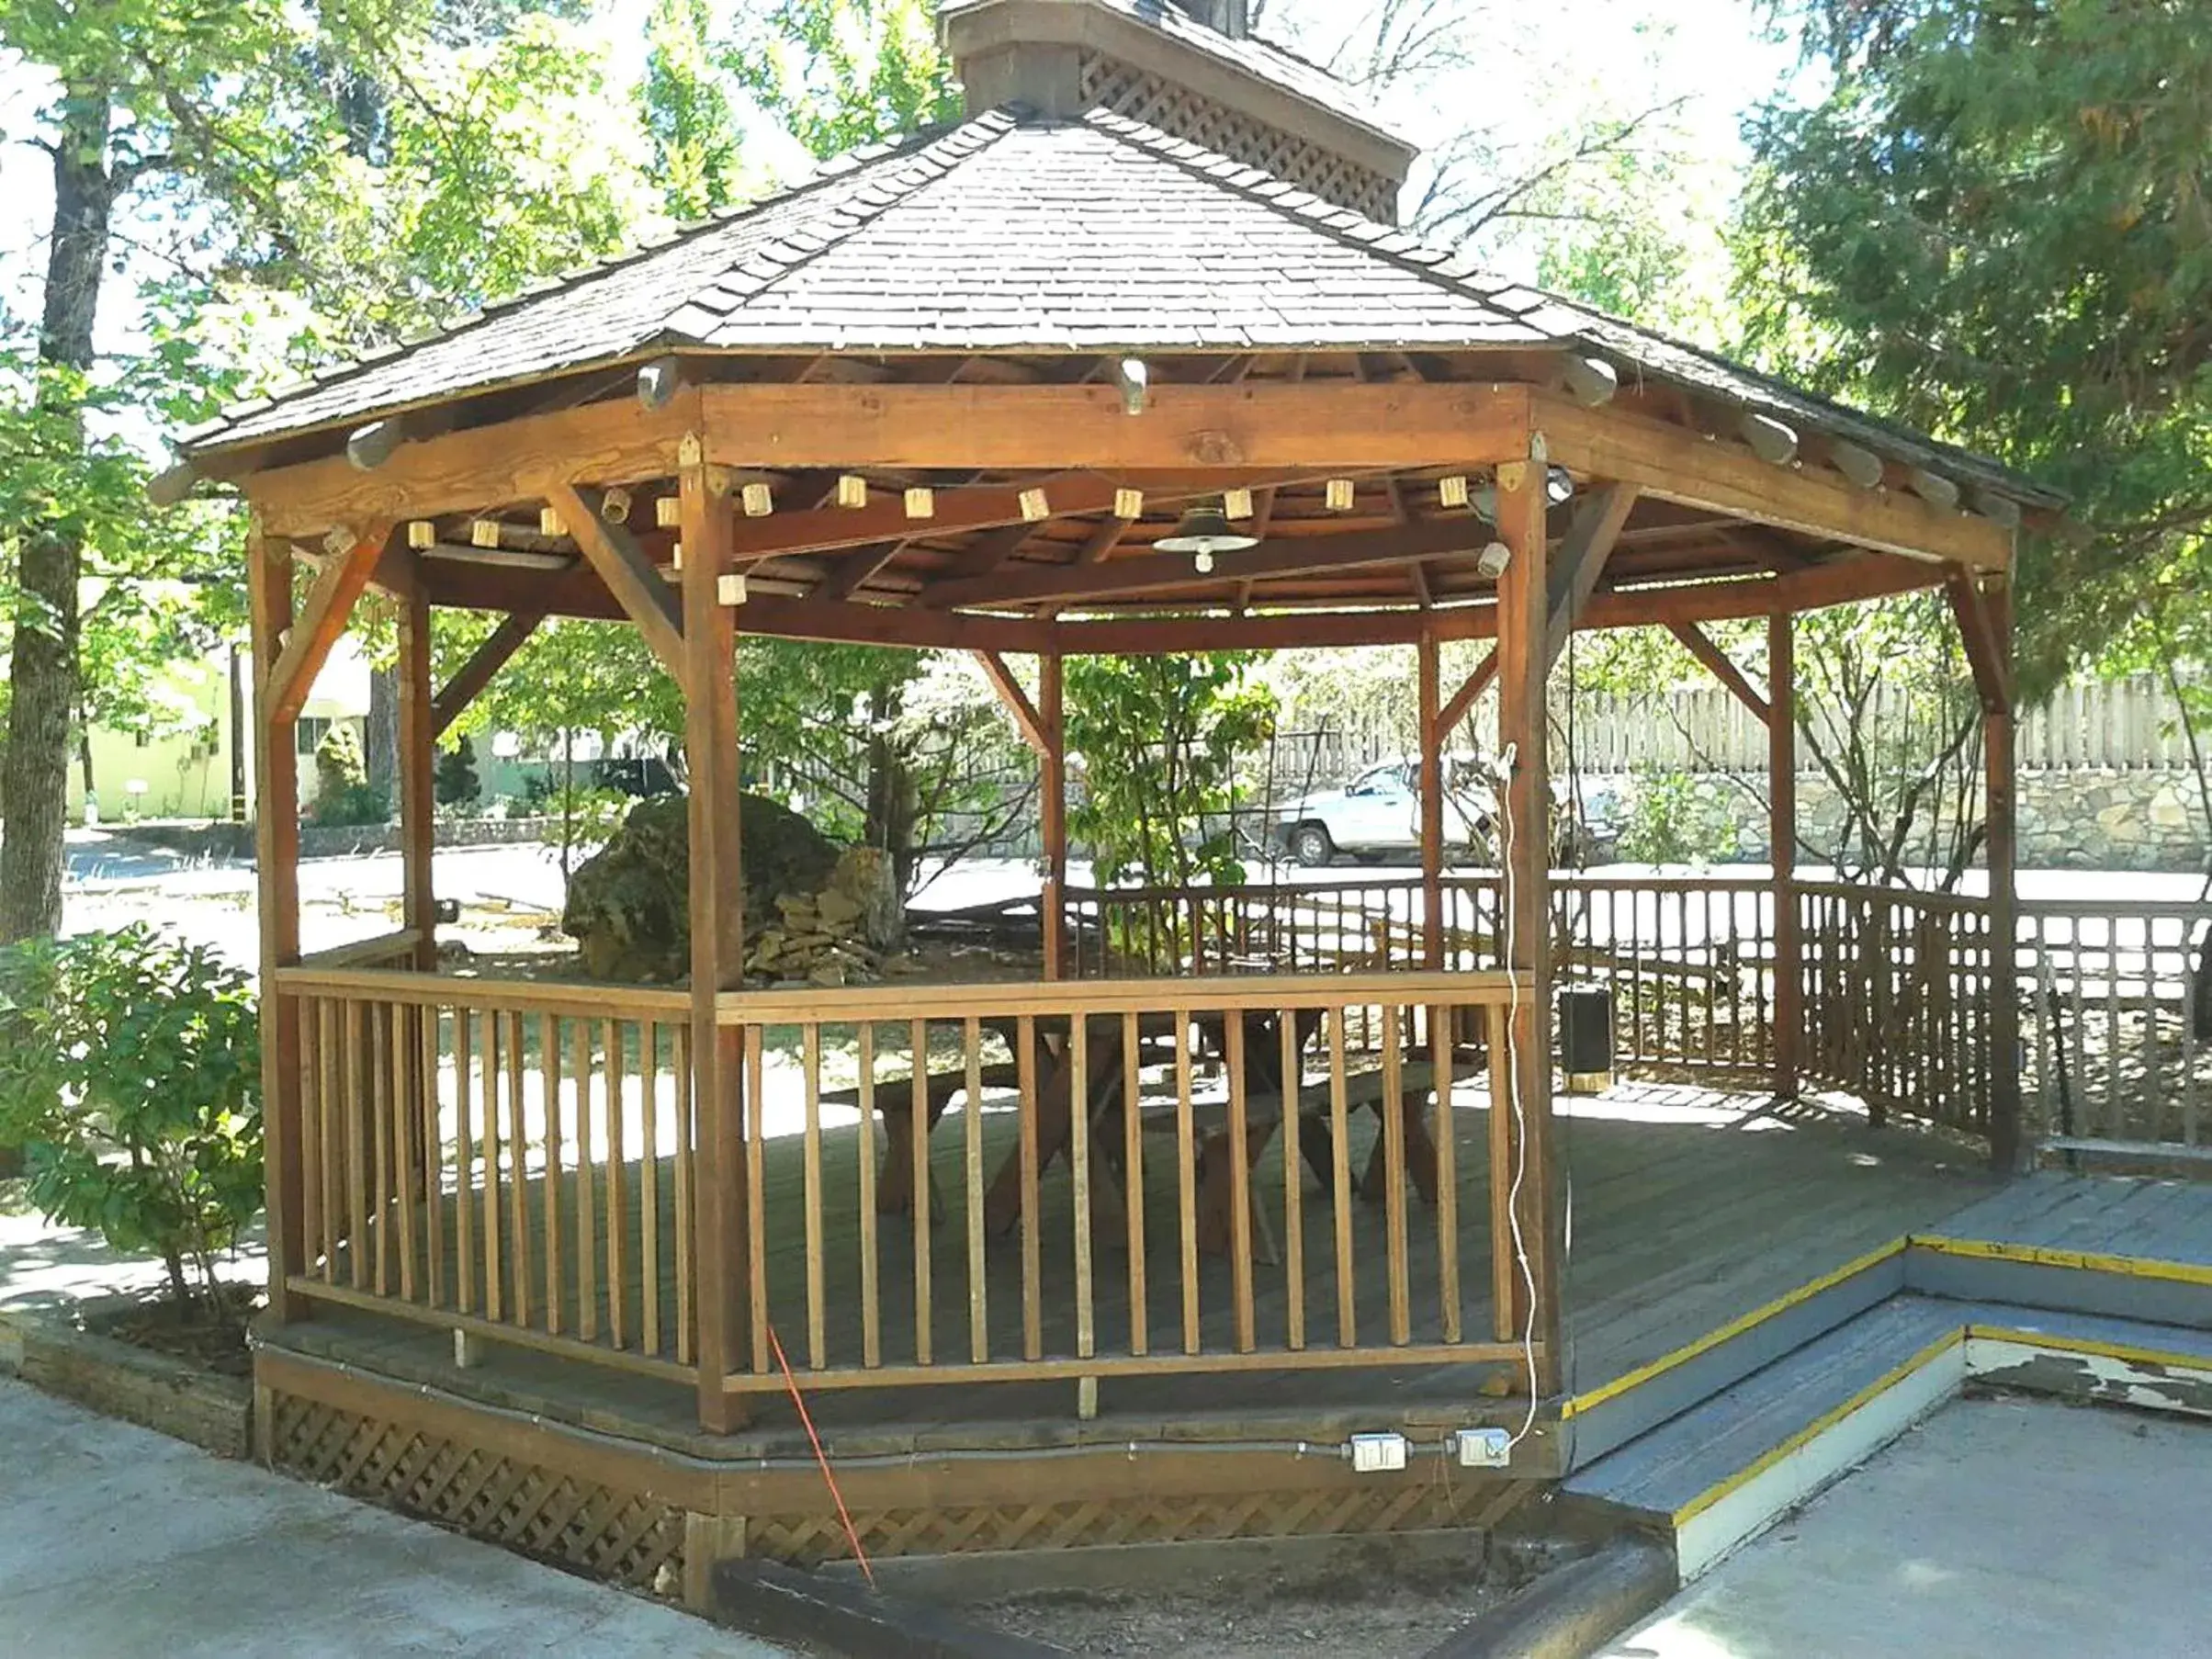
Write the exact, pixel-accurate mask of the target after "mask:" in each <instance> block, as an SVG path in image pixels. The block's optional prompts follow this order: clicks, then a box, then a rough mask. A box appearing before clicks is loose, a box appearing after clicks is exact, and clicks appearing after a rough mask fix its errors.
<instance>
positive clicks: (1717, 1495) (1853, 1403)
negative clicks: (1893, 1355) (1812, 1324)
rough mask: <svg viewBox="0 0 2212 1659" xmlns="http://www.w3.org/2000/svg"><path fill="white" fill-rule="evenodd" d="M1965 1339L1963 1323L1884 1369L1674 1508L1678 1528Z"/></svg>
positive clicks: (1939, 1357)
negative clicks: (1762, 1453) (1761, 1454)
mask: <svg viewBox="0 0 2212 1659" xmlns="http://www.w3.org/2000/svg"><path fill="white" fill-rule="evenodd" d="M1965 1340H1966V1327H1965V1326H1959V1327H1958V1329H1957V1330H1954V1331H1950V1332H1947V1333H1946V1334H1945V1335H1944V1336H1941V1337H1937V1338H1936V1339H1935V1341H1933V1342H1931V1343H1929V1344H1928V1345H1927V1347H1925V1348H1924V1349H1921V1350H1920V1351H1919V1352H1918V1353H1916V1354H1914V1355H1913V1357H1912V1358H1911V1359H1910V1360H1906V1361H1905V1362H1904V1363H1903V1364H1902V1365H1900V1366H1897V1367H1895V1368H1894V1369H1892V1370H1890V1371H1885V1372H1884V1373H1883V1374H1882V1375H1881V1376H1879V1378H1877V1379H1876V1380H1875V1381H1873V1382H1869V1383H1868V1384H1867V1386H1866V1387H1864V1388H1862V1389H1860V1390H1859V1391H1858V1392H1857V1393H1856V1394H1853V1395H1852V1396H1851V1397H1850V1398H1849V1399H1848V1400H1845V1402H1844V1403H1843V1404H1842V1405H1838V1406H1837V1407H1836V1408H1835V1409H1834V1410H1833V1411H1829V1412H1823V1414H1822V1415H1821V1416H1818V1417H1816V1418H1814V1419H1813V1420H1812V1422H1811V1423H1810V1424H1808V1425H1807V1426H1806V1427H1805V1428H1800V1429H1799V1430H1798V1432H1797V1433H1795V1434H1793V1435H1791V1436H1790V1437H1789V1439H1786V1440H1784V1441H1783V1442H1782V1443H1781V1444H1780V1445H1779V1446H1777V1447H1776V1448H1775V1449H1774V1450H1772V1451H1769V1452H1768V1453H1766V1456H1764V1457H1762V1458H1760V1459H1758V1460H1757V1461H1755V1462H1753V1463H1751V1464H1750V1465H1748V1466H1747V1467H1745V1468H1743V1469H1740V1470H1738V1471H1737V1472H1736V1473H1733V1474H1732V1475H1730V1476H1729V1477H1728V1478H1727V1479H1726V1480H1724V1481H1721V1482H1720V1483H1718V1484H1715V1485H1712V1486H1709V1487H1707V1488H1706V1489H1705V1490H1704V1491H1703V1492H1700V1493H1699V1494H1698V1495H1697V1496H1696V1497H1693V1498H1692V1499H1690V1501H1689V1502H1688V1503H1687V1504H1685V1505H1683V1506H1682V1507H1681V1508H1679V1509H1677V1510H1676V1511H1675V1514H1674V1523H1675V1525H1676V1527H1677V1528H1679V1527H1683V1526H1686V1525H1687V1524H1688V1523H1689V1522H1690V1521H1693V1520H1695V1519H1696V1518H1698V1516H1700V1515H1702V1514H1704V1513H1705V1512H1706V1511H1707V1510H1708V1509H1710V1508H1711V1507H1713V1506H1714V1505H1715V1504H1717V1503H1719V1502H1720V1501H1721V1499H1722V1498H1724V1497H1726V1496H1727V1495H1729V1494H1730V1493H1732V1492H1734V1491H1736V1490H1737V1489H1738V1488H1740V1487H1743V1486H1747V1485H1749V1484H1751V1483H1752V1482H1753V1481H1755V1480H1757V1479H1758V1478H1759V1476H1761V1475H1762V1474H1765V1473H1766V1472H1767V1471H1768V1470H1769V1469H1771V1468H1773V1467H1774V1466H1775V1465H1776V1464H1777V1463H1778V1462H1780V1461H1782V1460H1783V1459H1784V1458H1786V1457H1788V1456H1789V1455H1790V1454H1791V1453H1792V1452H1794V1451H1797V1450H1800V1448H1802V1447H1804V1446H1807V1445H1810V1444H1811V1442H1812V1441H1814V1440H1816V1439H1819V1438H1820V1437H1821V1436H1822V1435H1823V1434H1825V1433H1827V1432H1828V1430H1829V1429H1831V1428H1834V1427H1835V1426H1836V1425H1837V1424H1838V1423H1840V1422H1842V1421H1843V1420H1844V1419H1845V1417H1847V1416H1850V1415H1851V1414H1852V1413H1853V1412H1855V1411H1857V1410H1859V1409H1860V1408H1861V1407H1863V1406H1866V1405H1870V1404H1871V1403H1872V1402H1873V1401H1875V1400H1876V1399H1878V1398H1879V1397H1880V1396H1881V1395H1883V1394H1887V1393H1889V1392H1890V1390H1891V1389H1892V1388H1895V1387H1896V1386H1897V1385H1898V1384H1899V1383H1900V1382H1903V1381H1904V1380H1905V1379H1906V1378H1907V1377H1909V1376H1911V1375H1912V1374H1913V1372H1914V1371H1918V1370H1920V1369H1921V1367H1923V1366H1924V1365H1927V1364H1930V1363H1932V1362H1933V1361H1935V1360H1939V1359H1941V1358H1942V1357H1943V1356H1944V1355H1945V1354H1947V1353H1948V1352H1950V1350H1951V1349H1954V1348H1957V1347H1958V1345H1959V1344H1960V1343H1961V1342H1964V1341H1965Z"/></svg>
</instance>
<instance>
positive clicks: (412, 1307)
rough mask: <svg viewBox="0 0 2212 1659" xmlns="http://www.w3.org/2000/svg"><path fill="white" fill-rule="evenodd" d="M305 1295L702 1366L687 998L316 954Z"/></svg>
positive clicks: (669, 1371)
mask: <svg viewBox="0 0 2212 1659" xmlns="http://www.w3.org/2000/svg"><path fill="white" fill-rule="evenodd" d="M279 988H280V990H281V991H283V992H284V993H285V994H288V995H292V996H295V997H297V998H298V999H299V1025H300V1114H299V1149H300V1167H301V1184H302V1188H303V1194H302V1201H303V1210H304V1217H303V1219H304V1229H303V1230H304V1235H305V1239H306V1246H307V1255H308V1258H309V1262H310V1270H309V1271H306V1272H303V1273H301V1274H299V1275H298V1276H296V1277H295V1279H294V1281H293V1283H294V1288H296V1289H298V1290H299V1291H301V1292H303V1293H305V1294H307V1295H309V1296H310V1297H322V1299H324V1300H327V1301H334V1302H340V1303H356V1304H364V1305H369V1306H373V1307H375V1308H377V1309H378V1310H379V1311H383V1312H389V1313H400V1314H403V1315H409V1316H412V1317H416V1318H421V1319H425V1320H428V1321H430V1322H432V1323H435V1324H440V1325H446V1326H451V1327H453V1328H454V1329H456V1330H460V1331H463V1332H469V1333H474V1334H477V1335H482V1336H496V1337H499V1338H501V1339H502V1340H506V1341H512V1342H517V1343H521V1344H523V1345H525V1346H528V1347H533V1348H540V1349H552V1350H554V1351H559V1352H565V1353H571V1354H577V1355H581V1356H583V1357H587V1358H591V1359H593V1360H600V1361H602V1362H604V1363H610V1364H616V1365H623V1366H627V1367H629V1368H631V1369H636V1370H642V1371H652V1372H655V1373H658V1374H663V1375H668V1376H672V1377H683V1376H691V1375H694V1374H695V1372H694V1371H693V1365H694V1351H693V1339H692V1338H693V1329H694V1293H693V1288H692V1272H691V1267H692V1262H693V1256H692V1253H691V1251H690V1248H689V1246H688V1239H689V1236H690V1221H691V1208H692V1204H693V1179H692V1175H693V1169H694V1153H695V1138H694V1133H693V1128H692V1113H691V1111H690V1088H689V1078H690V1063H689V1057H688V1054H687V1046H686V1045H687V1039H688V1032H687V1029H686V1027H685V1024H684V1021H686V1019H687V1018H688V1014H689V1009H690V1000H689V999H688V998H687V997H685V996H684V995H683V994H682V993H680V992H679V993H671V992H652V991H639V990H636V989H630V988H614V987H606V988H599V987H592V988H583V987H551V986H533V985H524V984H500V983H493V982H489V981H478V980H470V979H465V978H457V977H451V976H442V975H432V974H414V973H394V972H380V971H373V970H363V969H344V968H329V967H320V966H316V967H306V966H303V967H301V968H298V969H291V970H288V971H286V972H285V973H283V974H282V975H280V976H279Z"/></svg>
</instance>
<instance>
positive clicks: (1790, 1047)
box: [1766, 611, 1805, 1100]
mask: <svg viewBox="0 0 2212 1659" xmlns="http://www.w3.org/2000/svg"><path fill="white" fill-rule="evenodd" d="M1766 778H1767V784H1766V787H1767V818H1766V835H1767V842H1768V845H1769V847H1770V848H1771V853H1770V856H1769V861H1768V862H1769V863H1772V864H1773V866H1774V1092H1775V1098H1776V1099H1777V1100H1795V1099H1797V1092H1798V1072H1799V1068H1800V1067H1801V1066H1802V1064H1803V1062H1804V1045H1805V939H1804V931H1803V925H1802V922H1801V920H1800V917H1799V915H1798V896H1797V835H1798V826H1797V619H1796V618H1795V617H1793V616H1792V615H1790V614H1789V612H1788V611H1777V612H1776V613H1775V614H1774V615H1772V616H1770V617H1768V618H1767V619H1766Z"/></svg>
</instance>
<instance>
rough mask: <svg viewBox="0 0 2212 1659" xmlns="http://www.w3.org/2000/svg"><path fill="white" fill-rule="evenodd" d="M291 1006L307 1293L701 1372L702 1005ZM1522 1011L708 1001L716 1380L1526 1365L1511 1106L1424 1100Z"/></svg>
mask: <svg viewBox="0 0 2212 1659" xmlns="http://www.w3.org/2000/svg"><path fill="white" fill-rule="evenodd" d="M278 990H279V993H280V994H282V995H285V996H288V997H290V998H293V999H296V1002H297V1006H298V1009H299V1018H300V1024H301V1030H302V1059H301V1070H302V1077H301V1083H302V1088H301V1089H300V1091H299V1095H300V1104H299V1123H298V1124H297V1133H298V1134H299V1146H300V1148H301V1151H302V1154H303V1157H302V1174H303V1179H302V1187H303V1191H302V1194H301V1202H302V1206H303V1212H302V1220H303V1231H304V1234H305V1238H306V1252H305V1261H304V1263H303V1265H302V1267H301V1269H300V1270H299V1272H298V1273H297V1274H295V1276H294V1278H293V1281H292V1284H293V1288H295V1289H296V1290H298V1291H299V1292H300V1293H302V1294H303V1295H305V1296H306V1297H307V1298H308V1299H309V1300H310V1302H311V1301H313V1300H316V1299H322V1300H324V1301H328V1302H333V1303H342V1304H345V1305H352V1306H360V1307H367V1308H372V1309H375V1310H377V1311H379V1312H385V1313H390V1314H397V1315H401V1316H404V1317H408V1318H411V1319H415V1320H419V1321H423V1322H427V1323H429V1324H432V1325H434V1326H445V1327H449V1328H451V1329H454V1330H456V1331H460V1332H464V1333H468V1334H471V1335H474V1336H480V1337H492V1338H496V1339H499V1340H502V1341H506V1342H513V1343H518V1344H521V1345H523V1346H526V1347H530V1348H533V1349H540V1350H545V1351H549V1352H553V1353H557V1354H559V1355H562V1356H564V1357H569V1358H573V1359H578V1360H586V1361H589V1362H592V1363H594V1364H598V1365H604V1366H612V1367H616V1368H620V1369H624V1370H628V1371H640V1372H645V1373H648V1374H652V1375H657V1376H660V1377H664V1378H667V1379H669V1380H671V1381H677V1382H694V1383H695V1382H697V1381H698V1380H699V1367H700V1364H701V1361H702V1354H701V1352H700V1349H699V1346H698V1343H697V1341H696V1332H697V1315H698V1306H697V1292H696V1290H695V1283H696V1277H697V1275H696V1268H697V1263H698V1257H697V1253H696V1234H695V1231H694V1226H695V1223H696V1221H697V1219H698V1216H699V1207H700V1205H701V1203H702V1202H703V1195H702V1193H701V1192H700V1191H699V1187H698V1179H699V1173H700V1171H701V1170H703V1169H704V1168H705V1162H704V1160H703V1159H701V1157H699V1145H698V1132H697V1127H696V1123H697V1116H696V1113H695V1112H694V1105H693V1102H692V1100H691V1099H690V1088H689V1078H690V1069H689V1055H688V1040H689V1028H688V1024H687V1023H686V1021H687V1019H688V1010H689V1001H688V998H687V997H686V996H685V994H683V993H682V992H670V991H650V990H633V989H627V988H612V987H600V986H574V985H556V984H545V983H536V984H534V983H511V982H494V981H482V980H472V979H467V978H457V977H453V976H443V975H434V974H423V973H409V972H393V971H378V970H364V969H359V968H355V967H350V966H346V967H330V966H323V965H310V966H302V967H299V968H292V969H287V970H285V971H283V972H282V973H281V974H280V975H279V979H278ZM1507 1000H1508V992H1507V987H1506V986H1505V985H1504V983H1503V981H1502V979H1500V978H1499V977H1498V976H1466V975H1452V976H1441V975H1427V976H1423V975H1411V976H1405V975H1396V976H1380V975H1366V974H1360V975H1344V976H1322V977H1311V976H1264V977H1249V978H1223V977H1214V978H1208V979H1205V980H1202V981H1191V982H1188V983H1182V984H1175V985H1168V984H1163V983H1161V982H1158V981H1150V980H1142V981H1123V982H1096V983H1082V984H1076V983H1070V984H1062V985H1057V986H1044V987H1029V986H1023V987H1005V988H1001V987H988V986H954V987H928V988H899V989H898V990H897V991H896V992H892V991H887V990H886V989H885V988H870V989H863V990H852V991H809V992H804V993H794V994H789V995H785V994H783V993H732V994H727V995H725V996H724V997H723V999H721V1010H720V1020H721V1023H722V1024H723V1025H724V1026H725V1027H726V1028H733V1029H734V1030H735V1031H736V1032H737V1033H738V1035H739V1044H740V1052H741V1054H742V1068H741V1069H742V1078H743V1094H744V1097H745V1100H746V1101H747V1102H748V1104H749V1109H748V1110H747V1111H746V1112H745V1113H744V1116H743V1122H744V1125H745V1127H744V1135H745V1145H744V1148H743V1156H742V1157H740V1158H739V1159H738V1160H736V1164H735V1168H734V1173H733V1174H732V1176H731V1178H730V1179H733V1180H735V1181H737V1182H739V1183H741V1185H742V1189H743V1191H742V1194H741V1199H742V1202H741V1203H740V1204H739V1212H738V1213H740V1214H741V1215H742V1217H743V1227H744V1233H745V1237H744V1241H743V1246H742V1248H741V1250H739V1257H740V1258H741V1270H740V1279H741V1281H742V1284H741V1290H740V1297H741V1300H742V1302H743V1303H744V1305H745V1310H746V1314H747V1318H746V1320H745V1322H744V1325H745V1329H744V1334H743V1337H742V1339H741V1341H740V1343H739V1347H740V1349H742V1350H743V1351H742V1352H741V1353H740V1355H739V1360H738V1362H737V1363H736V1365H735V1366H734V1367H733V1368H732V1369H731V1370H730V1371H729V1372H728V1374H726V1375H725V1376H724V1377H723V1378H722V1382H723V1386H724V1388H725V1389H726V1391H727V1392H729V1393H733V1394H752V1393H766V1392H773V1391H780V1390H782V1389H783V1388H784V1386H785V1383H784V1377H783V1373H782V1370H781V1364H780V1360H779V1358H778V1355H777V1353H776V1347H777V1342H778V1340H779V1339H780V1343H781V1347H782V1349H783V1350H784V1354H785V1355H787V1356H788V1358H789V1360H790V1363H791V1364H792V1365H793V1366H794V1367H796V1369H797V1371H798V1372H799V1375H800V1377H801V1378H802V1380H803V1382H804V1383H805V1385H806V1386H807V1388H808V1389H809V1390H814V1389H819V1388H824V1387H880V1386H893V1385H897V1386H914V1385H920V1384H938V1383H961V1382H978V1381H994V1382H997V1381H1044V1380H1051V1379H1055V1378H1066V1379H1069V1380H1074V1381H1078V1382H1083V1383H1084V1384H1085V1386H1084V1388H1083V1390H1082V1391H1081V1397H1082V1398H1083V1399H1084V1400H1085V1402H1086V1403H1087V1404H1089V1403H1094V1402H1095V1382H1096V1381H1097V1380H1098V1379H1100V1378H1105V1377H1117V1376H1128V1375H1134V1374H1179V1373H1189V1372H1201V1371H1240V1370H1250V1371H1294V1370H1303V1369H1311V1368H1315V1367H1330V1368H1334V1367H1341V1366H1345V1365H1364V1364H1373V1365H1381V1366H1400V1365H1405V1364H1409V1363H1459V1362H1464V1361H1469V1360H1518V1359H1519V1357H1520V1356H1521V1355H1522V1353H1523V1348H1522V1345H1521V1344H1520V1343H1519V1342H1518V1341H1517V1340H1515V1337H1516V1335H1517V1328H1516V1326H1515V1325H1514V1295H1513V1290H1514V1282H1515V1281H1514V1267H1513V1263H1514V1257H1513V1253H1512V1250H1511V1247H1510V1243H1509V1240H1510V1232H1509V1227H1508V1218H1507V1213H1506V1204H1505V1201H1504V1197H1503V1186H1502V1183H1503V1182H1504V1180H1505V1179H1506V1178H1507V1174H1508V1172H1509V1171H1510V1169H1511V1168H1512V1165H1513V1153H1514V1144H1513V1141H1512V1134H1513V1133H1514V1126H1513V1123H1512V1122H1511V1120H1510V1116H1509V1114H1497V1113H1471V1112H1453V1111H1450V1110H1446V1109H1443V1108H1442V1107H1440V1106H1439V1102H1449V1101H1450V1100H1451V1098H1452V1094H1453V1091H1454V1089H1455V1088H1460V1087H1461V1086H1462V1085H1466V1084H1470V1083H1473V1082H1474V1081H1476V1079H1477V1078H1478V1077H1479V1074H1480V1072H1481V1070H1482V1068H1483V1067H1484V1066H1485V1065H1493V1064H1499V1063H1502V1055H1503V1054H1504V1043H1503V1041H1502V1029H1503V1021H1504V1017H1505V1011H1506V1009H1507ZM1471 1032H1472V1033H1475V1034H1476V1035H1477V1036H1478V1037H1479V1038H1481V1039H1483V1042H1481V1043H1480V1044H1475V1045H1470V1044H1468V1043H1467V1042H1466V1041H1465V1038H1466V1036H1467V1034H1468V1033H1471ZM1446 1033H1459V1034H1460V1039H1461V1040H1460V1041H1458V1042H1456V1043H1455V1042H1454V1041H1451V1040H1449V1039H1448V1038H1447V1036H1446ZM1484 1047H1486V1049H1487V1053H1486V1054H1485V1053H1484V1052H1482V1050H1483V1049H1484ZM955 1105H957V1108H958V1110H957V1115H956V1120H955V1121H954V1122H951V1123H941V1121H940V1120H941V1119H942V1118H944V1117H945V1116H946V1115H947V1113H948V1111H949V1110H950V1109H952V1108H954V1107H955ZM772 1333H773V1335H772Z"/></svg>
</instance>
